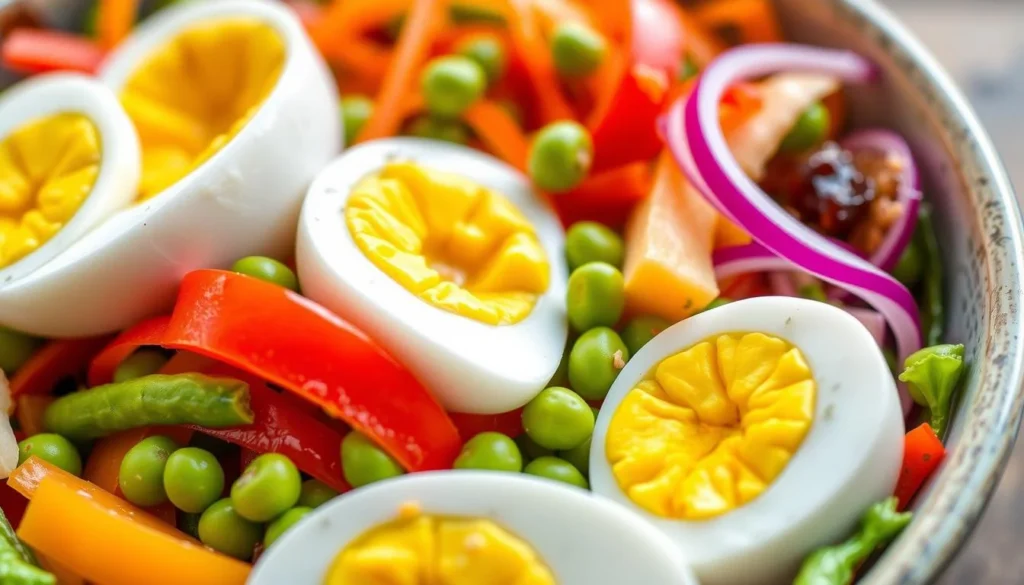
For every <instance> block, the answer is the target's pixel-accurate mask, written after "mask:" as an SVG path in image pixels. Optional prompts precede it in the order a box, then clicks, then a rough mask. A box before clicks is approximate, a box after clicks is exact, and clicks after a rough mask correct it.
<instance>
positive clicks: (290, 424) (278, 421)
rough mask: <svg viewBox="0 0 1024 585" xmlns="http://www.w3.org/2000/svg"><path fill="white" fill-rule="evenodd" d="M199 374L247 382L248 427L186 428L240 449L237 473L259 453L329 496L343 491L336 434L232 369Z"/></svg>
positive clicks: (338, 437)
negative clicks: (288, 464) (282, 461)
mask: <svg viewBox="0 0 1024 585" xmlns="http://www.w3.org/2000/svg"><path fill="white" fill-rule="evenodd" d="M204 373H207V374H211V375H214V376H226V377H229V378H237V379H239V380H243V381H245V382H247V383H248V384H249V406H250V407H251V408H252V412H253V417H254V420H253V423H252V424H251V425H246V426H243V427H235V428H222V429H208V428H205V427H200V426H190V428H193V429H195V430H197V431H200V432H202V433H205V434H207V435H210V436H213V437H217V438H218V439H221V440H223V441H227V442H229V443H234V444H236V445H238V446H240V447H242V453H243V456H242V461H241V467H242V468H244V467H245V466H246V465H248V464H249V462H250V461H251V460H252V458H255V456H256V455H259V454H261V453H280V454H282V455H286V456H287V457H288V458H289V459H291V460H292V463H294V464H295V465H296V466H297V467H298V468H299V469H301V470H302V471H304V472H306V473H308V474H310V475H312V476H313V477H315V478H316V479H319V480H320V481H322V482H324V483H325V484H327V485H329V486H331V488H333V489H334V490H335V491H338V492H344V491H348V489H349V486H348V484H346V483H345V480H344V479H343V477H342V472H341V440H342V438H344V437H343V435H342V433H339V432H338V431H336V430H334V429H332V428H331V427H329V426H327V425H325V424H324V423H322V422H320V421H318V420H316V419H315V418H314V417H312V416H310V415H309V414H307V413H305V412H303V411H301V410H298V409H296V408H293V407H292V405H291V404H290V403H289V400H288V397H286V396H282V395H280V394H278V393H277V392H274V391H273V390H271V389H270V388H269V387H268V386H267V385H266V384H264V383H263V382H262V381H260V380H259V379H257V378H254V377H253V376H250V375H248V374H245V373H244V372H241V371H239V370H237V369H235V368H231V367H228V366H224V365H223V364H219V365H217V366H214V367H212V368H210V369H208V370H204ZM247 453H248V454H249V455H246V454H247ZM250 456H251V458H250Z"/></svg>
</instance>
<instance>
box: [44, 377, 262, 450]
mask: <svg viewBox="0 0 1024 585" xmlns="http://www.w3.org/2000/svg"><path fill="white" fill-rule="evenodd" d="M252 421H253V413H252V409H251V408H250V407H249V385H248V384H246V383H245V382H241V381H238V380H232V379H230V378H211V377H209V376H203V375H201V374H179V375H176V376H164V375H153V376H145V377H143V378H136V379H134V380H129V381H127V382H119V383H115V384H107V385H106V386H98V387H96V388H92V389H90V390H84V391H82V392H75V393H73V394H68V395H67V396H64V397H62V398H59V399H57V400H56V401H54V403H53V404H51V405H50V406H49V408H47V409H46V413H45V414H44V415H43V424H44V426H45V427H46V428H47V430H49V431H51V432H54V433H57V434H60V435H63V436H64V437H67V438H68V439H71V440H75V441H81V440H85V439H95V438H98V437H103V436H106V435H109V434H112V433H115V432H117V431H124V430H128V429H134V428H138V427H147V426H151V425H183V424H194V425H199V426H204V427H215V428H216V427H233V426H238V425H243V424H250V423H252Z"/></svg>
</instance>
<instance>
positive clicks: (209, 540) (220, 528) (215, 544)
mask: <svg viewBox="0 0 1024 585" xmlns="http://www.w3.org/2000/svg"><path fill="white" fill-rule="evenodd" d="M262 536H263V530H261V529H260V525H259V524H256V523H255V522H250V521H248V520H246V519H245V518H242V516H240V515H239V514H238V512H236V511H235V507H234V505H233V504H232V503H231V499H230V498H224V499H223V500H218V501H217V502H214V503H213V504H211V505H210V507H208V508H207V509H206V511H204V512H203V515H202V516H201V517H200V518H199V540H200V541H201V542H202V543H203V544H205V545H206V546H208V547H210V548H212V549H213V550H215V551H218V552H222V553H224V554H226V555H229V556H232V557H235V558H236V559H240V560H243V561H247V560H249V559H250V558H252V553H253V549H255V548H256V543H257V542H259V541H260V538H261V537H262Z"/></svg>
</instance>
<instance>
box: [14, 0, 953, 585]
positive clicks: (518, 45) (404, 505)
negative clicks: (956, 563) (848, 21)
mask: <svg viewBox="0 0 1024 585" xmlns="http://www.w3.org/2000/svg"><path fill="white" fill-rule="evenodd" d="M16 10H20V12H18V17H17V18H15V19H12V20H10V21H9V23H10V22H13V23H14V26H13V28H11V30H9V31H8V32H6V33H5V34H4V36H3V37H2V39H0V58H2V62H3V65H4V66H5V67H6V68H7V69H9V70H12V71H15V72H18V73H20V74H23V75H24V77H25V78H26V79H25V80H24V81H21V82H19V83H18V84H16V85H14V86H13V87H11V88H9V89H8V90H7V91H6V92H5V93H4V95H3V96H0V137H2V138H0V397H2V400H3V401H4V406H5V407H6V409H7V414H8V416H7V417H0V422H2V424H0V475H2V477H4V478H6V481H4V482H2V484H0V508H2V511H3V514H2V515H0V583H3V584H14V585H29V584H32V585H36V584H38V585H42V584H55V583H60V584H65V585H71V584H73V585H82V584H86V583H89V584H92V585H138V584H140V583H146V584H154V585H160V584H164V583H167V584H171V583H190V584H197V585H201V584H211V585H213V584H217V585H230V584H239V585H241V584H243V583H249V584H251V585H280V584H282V583H294V584H297V585H305V584H307V583H308V584H311V585H312V584H314V583H315V584H328V585H349V584H359V585H375V584H379V585H385V584H387V585H397V584H403V585H427V584H430V585H482V584H488V585H555V584H561V585H584V584H586V585H597V584H601V583H609V584H611V583H626V582H630V583H652V584H655V583H657V584H665V585H667V584H669V583H672V584H696V583H703V584H704V585H716V584H723V585H726V584H737V583H744V584H747V583H765V584H774V583H787V582H788V583H795V584H797V585H826V584H827V585H838V584H846V583H851V582H853V581H854V580H855V578H856V577H857V575H858V573H859V572H860V571H862V570H863V569H864V563H865V561H867V560H868V559H869V558H870V557H871V556H872V555H873V554H874V553H875V552H876V551H877V550H879V549H880V548H881V547H884V545H885V544H886V543H888V542H889V541H890V540H892V539H893V538H895V537H896V536H897V535H898V534H899V532H900V531H901V530H902V529H903V527H905V526H906V525H907V523H908V522H909V521H910V519H911V512H909V511H906V510H907V508H908V505H909V504H910V503H911V502H912V500H913V498H914V496H915V494H916V493H917V492H918V490H919V489H920V488H921V486H922V485H923V484H924V482H925V481H926V480H927V479H928V478H929V476H930V475H932V474H933V472H934V471H935V469H936V468H937V467H938V465H939V464H940V463H941V461H942V459H943V457H944V455H945V450H944V447H943V443H942V438H943V437H944V436H946V434H947V433H948V432H949V428H948V427H949V421H950V418H951V409H953V408H954V405H955V402H956V392H957V387H958V384H959V382H960V379H961V378H962V376H963V373H964V369H965V363H964V348H963V346H962V345H955V344H949V343H946V342H948V341H949V340H947V339H946V338H945V336H944V331H943V324H944V314H943V310H944V309H943V298H942V264H941V258H940V254H939V250H938V245H937V239H936V233H935V228H934V225H933V223H932V219H931V215H930V213H931V212H930V209H929V206H928V201H927V194H925V193H922V191H921V185H920V183H919V181H918V176H917V170H916V167H915V163H914V156H913V153H912V151H911V148H910V147H909V146H908V145H907V143H906V142H905V141H904V139H903V138H902V137H901V136H899V135H898V134H897V133H894V132H893V131H891V130H888V129H884V128H852V127H851V126H850V119H851V116H850V113H849V112H848V111H847V108H846V101H845V99H844V87H846V86H847V85H848V84H867V85H868V86H869V91H870V85H871V84H872V83H873V82H874V81H875V80H876V78H877V77H878V76H879V75H880V73H879V71H878V70H877V69H876V68H875V66H874V65H873V64H872V63H871V62H870V61H868V60H866V59H865V58H864V57H862V56H860V55H857V54H854V53H851V52H848V51H839V50H832V49H821V48H815V47H810V46H803V45H797V44H792V43H788V42H786V40H785V39H784V37H783V35H782V32H781V29H780V26H779V24H778V22H777V20H776V15H775V13H774V8H773V6H772V3H771V2H770V1H768V0H706V1H704V2H696V3H688V4H686V5H685V6H683V5H679V4H676V3H674V2H673V1H671V0H590V1H587V2H584V1H580V0H323V1H320V2H316V1H314V0H282V1H273V0H218V1H210V2H201V1H198V0H193V1H187V0H181V1H175V0H159V1H155V2H150V1H145V2H144V1H141V0H95V1H94V2H91V3H90V10H89V11H88V15H87V18H86V21H85V22H83V23H82V27H81V29H79V30H73V31H69V30H57V29H52V28H47V27H46V26H45V25H43V24H41V23H40V22H39V21H37V20H34V19H33V15H32V14H31V12H30V10H29V9H28V8H16ZM907 429H910V430H909V432H908V431H907ZM844 539H845V540H844ZM567 543H575V544H567Z"/></svg>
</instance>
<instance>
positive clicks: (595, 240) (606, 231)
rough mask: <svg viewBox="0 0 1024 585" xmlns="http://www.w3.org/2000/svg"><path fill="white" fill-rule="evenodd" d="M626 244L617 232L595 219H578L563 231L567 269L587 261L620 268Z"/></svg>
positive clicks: (573, 268)
mask: <svg viewBox="0 0 1024 585" xmlns="http://www.w3.org/2000/svg"><path fill="white" fill-rule="evenodd" d="M625 257H626V246H625V244H624V243H623V242H622V238H621V237H619V234H617V233H615V232H614V231H612V230H611V229H610V228H609V227H608V226H606V225H604V224H600V223H597V222H595V221H578V222H576V223H574V224H572V226H570V227H569V231H567V232H566V233H565V259H566V260H568V262H569V270H576V269H577V268H579V267H580V266H583V265H584V264H587V263H588V262H604V263H606V264H611V265H612V266H614V267H616V268H622V261H623V260H624V259H625Z"/></svg>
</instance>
